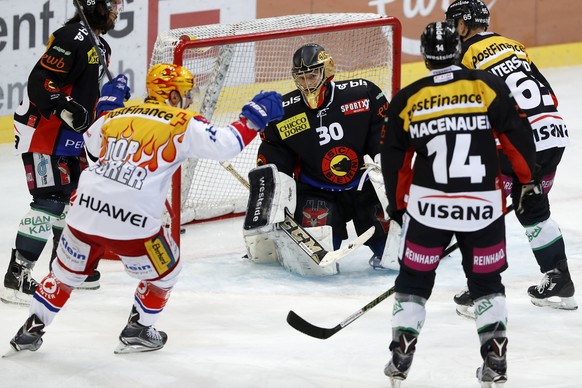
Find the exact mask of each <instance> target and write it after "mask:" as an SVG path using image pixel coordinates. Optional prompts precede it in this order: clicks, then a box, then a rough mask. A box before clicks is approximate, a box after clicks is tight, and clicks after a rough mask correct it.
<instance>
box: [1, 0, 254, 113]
mask: <svg viewBox="0 0 582 388" xmlns="http://www.w3.org/2000/svg"><path fill="white" fill-rule="evenodd" d="M81 1H83V0H81ZM124 1H125V5H124V10H123V12H122V13H121V14H120V16H119V19H118V22H117V25H116V27H115V30H114V31H110V32H109V33H108V34H107V35H106V36H105V39H106V40H107V41H108V43H109V44H110V45H111V47H112V50H113V54H112V58H111V63H110V71H111V73H112V74H113V75H114V76H115V75H116V74H118V73H120V72H123V73H125V74H127V75H128V77H129V80H130V87H131V89H132V95H133V98H141V97H143V96H144V95H145V85H144V83H145V74H146V72H147V67H148V65H149V60H150V55H151V50H152V48H153V44H154V42H155V38H156V36H157V34H158V31H165V30H168V29H170V28H178V27H186V26H190V25H200V24H213V23H218V22H222V23H235V22H238V21H243V20H251V19H254V18H255V17H256V1H255V0H238V1H230V0H212V1H211V0H197V1H191V0H124ZM0 9H1V10H2V13H1V14H0V69H1V71H0V116H6V115H12V112H13V111H14V109H15V108H16V107H17V106H18V104H19V103H20V100H21V99H22V96H23V93H24V91H25V87H26V82H27V78H28V75H29V73H30V70H31V69H32V67H33V66H34V64H35V63H36V62H37V61H38V59H39V58H40V56H41V55H42V53H43V52H44V49H45V44H46V42H47V40H48V38H49V36H50V34H51V33H52V32H53V31H55V30H56V29H58V28H59V27H61V26H62V25H63V24H64V23H65V22H66V21H67V20H68V19H69V18H70V17H72V16H73V15H74V14H75V7H74V5H73V0H44V1H43V0H25V1H16V0H0Z"/></svg>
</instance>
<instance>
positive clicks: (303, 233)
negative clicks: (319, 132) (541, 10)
mask: <svg viewBox="0 0 582 388" xmlns="http://www.w3.org/2000/svg"><path fill="white" fill-rule="evenodd" d="M249 183H250V195H249V200H248V204H247V212H246V217H245V221H244V226H243V236H244V240H245V244H246V247H247V252H248V257H249V259H250V260H251V261H253V262H255V263H263V264H264V263H277V262H278V263H280V264H281V265H282V266H283V267H284V268H285V269H286V270H288V271H289V272H292V273H296V274H298V275H302V276H327V275H335V274H337V273H338V272H339V271H338V265H337V263H336V264H334V265H328V266H319V263H320V262H321V260H322V259H323V257H324V256H325V254H326V253H327V252H328V251H329V250H332V249H333V248H332V245H333V244H332V229H331V226H329V225H325V226H319V227H310V228H307V227H301V226H300V225H298V224H297V223H296V222H295V220H294V219H293V215H292V214H293V212H294V211H295V206H296V191H295V181H294V180H293V178H291V177H289V176H288V175H286V174H284V173H281V172H279V171H278V170H277V167H276V166H275V165H272V164H267V165H264V166H261V167H257V168H255V169H253V170H251V171H250V172H249Z"/></svg>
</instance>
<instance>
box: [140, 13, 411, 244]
mask: <svg viewBox="0 0 582 388" xmlns="http://www.w3.org/2000/svg"><path fill="white" fill-rule="evenodd" d="M401 40H402V27H401V24H400V21H399V20H398V19H396V18H394V17H390V16H383V15H377V14H371V13H332V14H304V15H289V16H281V17H274V18H265V19H256V20H252V21H248V22H241V23H236V24H213V25H204V26H196V27H188V28H181V29H175V30H170V31H167V32H165V33H161V34H160V35H159V36H158V37H157V40H156V44H155V46H154V51H153V54H152V59H151V63H150V65H154V64H157V63H175V64H179V65H182V66H184V67H186V68H188V69H189V70H190V71H191V72H192V74H193V75H194V77H195V78H196V85H197V87H198V88H199V93H198V98H197V99H195V103H194V104H193V105H192V107H191V108H190V109H192V110H194V111H197V112H200V113H201V114H202V115H203V116H204V117H205V118H206V119H208V120H209V121H210V122H212V123H213V124H214V125H216V126H225V125H227V124H229V123H231V122H232V121H234V120H236V119H237V118H238V114H239V113H240V109H241V108H242V105H243V104H244V103H246V102H247V101H249V100H250V99H251V98H252V97H253V96H254V95H255V94H256V93H258V92H259V91H261V90H275V91H277V92H279V93H281V94H285V93H288V92H290V91H291V90H293V89H295V85H294V84H293V81H292V77H291V71H290V70H291V58H292V55H293V53H294V52H295V50H297V48H299V47H300V46H301V45H302V44H305V43H318V44H320V45H321V46H323V47H324V48H325V49H326V51H328V52H329V54H330V55H331V56H332V57H333V59H334V63H335V67H336V76H335V80H347V79H355V78H363V79H367V80H370V81H372V82H374V83H376V84H377V85H378V86H379V87H380V88H381V89H382V90H383V92H384V94H385V95H386V97H387V98H388V100H389V101H390V100H391V98H392V96H393V95H394V94H395V93H396V92H397V91H398V90H399V89H400V77H401V73H400V62H401ZM259 143H260V140H259V138H258V137H257V139H255V140H254V141H253V142H252V143H251V144H249V146H248V147H247V148H246V149H245V150H244V151H243V152H242V153H241V154H240V155H239V156H238V157H237V158H235V159H233V160H231V161H229V162H230V164H231V165H232V167H233V168H234V169H235V170H236V171H237V172H238V173H239V174H240V175H241V176H242V177H246V176H247V174H248V171H250V169H251V168H253V167H254V166H255V164H256V154H257V149H258V145H259ZM223 196H224V197H228V198H227V199H226V200H224V199H223V198H222V197H223ZM219 197H220V198H219ZM231 197H232V198H231ZM247 198H248V193H247V188H246V187H244V186H243V185H242V184H241V183H240V182H237V179H235V178H234V177H233V176H232V175H231V174H230V173H229V172H227V171H226V170H225V168H223V167H222V166H221V165H220V164H219V163H217V162H216V161H209V160H204V159H197V160H188V161H187V162H185V163H184V164H183V166H182V168H181V171H178V172H177V173H176V174H175V175H174V177H173V181H172V190H171V195H170V203H171V211H170V212H169V214H170V218H171V222H170V223H171V226H172V235H173V237H174V239H175V240H176V242H177V243H179V238H180V225H182V224H186V223H190V222H192V221H194V220H205V219H216V218H222V217H223V216H225V215H227V214H244V211H245V209H246V202H247Z"/></svg>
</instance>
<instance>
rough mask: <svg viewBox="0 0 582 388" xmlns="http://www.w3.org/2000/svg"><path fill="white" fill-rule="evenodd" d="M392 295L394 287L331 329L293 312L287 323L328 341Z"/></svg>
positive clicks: (311, 335) (290, 312)
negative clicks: (308, 320)
mask: <svg viewBox="0 0 582 388" xmlns="http://www.w3.org/2000/svg"><path fill="white" fill-rule="evenodd" d="M392 294H394V287H391V288H390V289H389V290H387V291H385V292H383V293H382V294H380V295H379V296H378V297H377V298H376V299H374V300H373V301H371V302H370V303H368V304H367V305H365V306H364V307H362V308H361V309H359V310H358V311H356V312H355V313H353V314H352V315H350V316H349V317H347V318H346V319H344V320H343V321H341V322H340V323H339V324H337V325H336V326H334V327H331V328H329V329H328V328H325V327H319V326H315V325H314V324H311V323H309V322H307V321H306V320H305V319H303V318H301V317H300V316H299V315H297V314H296V313H295V312H294V311H293V310H290V311H289V314H287V323H288V324H289V325H290V326H291V327H292V328H294V329H295V330H297V331H300V332H302V333H303V334H306V335H308V336H310V337H314V338H319V339H328V338H329V337H331V336H332V335H334V334H335V333H337V332H338V331H340V330H341V329H343V328H344V327H346V326H347V325H349V324H350V323H352V322H353V321H355V320H356V319H358V318H360V317H361V316H362V315H364V314H365V313H366V312H367V311H369V310H371V309H373V308H374V307H376V306H377V305H378V304H380V302H382V301H383V300H384V299H386V298H388V297H389V296H390V295H392Z"/></svg>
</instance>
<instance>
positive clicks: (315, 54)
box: [291, 43, 335, 109]
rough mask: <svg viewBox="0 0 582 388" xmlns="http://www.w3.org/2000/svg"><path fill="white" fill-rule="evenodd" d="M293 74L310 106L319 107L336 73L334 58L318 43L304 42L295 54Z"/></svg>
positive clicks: (296, 83)
mask: <svg viewBox="0 0 582 388" xmlns="http://www.w3.org/2000/svg"><path fill="white" fill-rule="evenodd" d="M291 74H292V75H293V80H294V81H295V85H296V86H297V89H299V91H301V94H302V95H303V98H304V99H305V102H306V103H307V105H308V106H309V108H311V109H317V108H319V107H320V106H321V104H323V100H324V98H325V91H326V89H327V84H328V83H329V82H330V81H331V80H332V79H333V76H334V75H335V65H334V63H333V58H332V57H331V56H330V55H329V54H328V53H327V52H326V51H325V50H324V48H323V47H321V46H320V45H318V44H315V43H307V44H304V45H303V46H301V47H300V48H299V49H298V50H297V51H295V54H293V67H292V68H291Z"/></svg>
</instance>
